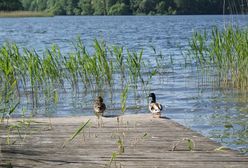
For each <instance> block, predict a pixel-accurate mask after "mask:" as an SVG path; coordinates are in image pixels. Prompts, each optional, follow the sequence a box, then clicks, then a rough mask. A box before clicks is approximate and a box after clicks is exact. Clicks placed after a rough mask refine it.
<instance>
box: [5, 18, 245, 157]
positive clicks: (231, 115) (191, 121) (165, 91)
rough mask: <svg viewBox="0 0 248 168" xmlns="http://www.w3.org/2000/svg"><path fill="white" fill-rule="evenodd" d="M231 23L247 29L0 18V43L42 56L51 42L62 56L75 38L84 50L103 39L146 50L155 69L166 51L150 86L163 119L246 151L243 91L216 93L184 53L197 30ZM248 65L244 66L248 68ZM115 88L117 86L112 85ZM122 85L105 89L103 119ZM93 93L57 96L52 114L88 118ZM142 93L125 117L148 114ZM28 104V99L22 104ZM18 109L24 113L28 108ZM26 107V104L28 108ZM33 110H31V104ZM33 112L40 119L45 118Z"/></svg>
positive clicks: (210, 22)
mask: <svg viewBox="0 0 248 168" xmlns="http://www.w3.org/2000/svg"><path fill="white" fill-rule="evenodd" d="M228 24H232V25H238V26H239V27H247V26H248V16H244V15H242V16H241V15H240V16H113V17H112V16H107V17H103V16H101V17H97V16H94V17H50V18H0V44H1V45H2V44H3V43H4V42H5V41H10V42H15V43H17V44H18V46H21V47H27V48H34V49H36V50H37V52H39V53H42V51H44V50H45V48H50V46H51V44H53V43H56V44H57V45H58V46H59V47H60V48H61V50H62V52H63V54H65V55H66V53H68V52H70V51H71V50H72V48H73V47H72V45H71V42H72V41H73V40H74V39H75V38H76V37H77V36H80V37H81V38H82V40H83V41H84V43H85V45H86V46H87V47H89V48H90V47H91V45H92V41H93V40H94V39H95V38H97V39H104V40H105V41H106V42H107V44H109V45H113V44H117V45H121V46H124V47H125V48H129V49H133V50H139V49H144V59H146V60H149V62H150V63H151V64H152V65H153V64H155V61H154V60H153V59H152V58H153V57H154V55H155V54H154V51H153V50H152V47H155V48H156V51H157V52H160V51H161V52H162V54H163V58H164V59H163V61H164V62H162V64H163V68H161V70H160V74H159V75H156V76H155V77H154V78H153V80H152V82H151V85H150V86H149V87H150V89H151V91H152V92H155V93H156V95H157V99H158V101H159V102H160V103H161V104H164V105H167V106H168V107H167V109H166V111H165V112H164V113H163V116H167V117H169V118H171V119H173V120H175V121H177V122H179V123H181V124H183V125H185V126H187V127H190V128H192V129H193V130H196V131H198V132H200V133H202V134H203V135H205V136H208V137H210V138H212V139H214V140H216V141H218V142H221V143H222V144H223V145H227V146H229V147H231V148H233V149H236V150H240V151H241V152H244V153H247V152H248V103H247V102H248V98H247V93H244V92H242V93H241V92H239V91H238V90H235V89H221V88H219V87H218V86H217V85H216V84H213V83H214V82H212V81H214V78H215V77H214V74H213V76H212V77H211V79H213V80H209V79H205V78H202V77H201V74H199V73H197V70H196V68H195V67H194V66H192V65H190V66H187V67H185V57H184V56H183V52H184V51H185V49H187V45H188V40H189V38H190V37H191V36H192V33H193V32H195V31H204V30H207V31H208V30H209V31H210V30H211V28H212V27H213V26H217V27H219V28H221V29H222V28H224V26H225V25H228ZM152 56H153V57H152ZM247 66H248V65H247ZM115 83H117V84H119V83H121V82H120V81H115ZM120 90H121V89H120V87H119V86H118V85H117V86H115V87H114V88H113V92H112V93H110V91H109V90H108V89H105V90H104V91H103V95H104V99H105V102H106V104H107V108H108V110H107V111H106V113H107V114H110V115H112V114H116V113H118V112H119V111H120ZM96 94H97V93H96V92H94V93H90V92H87V93H85V92H83V91H82V92H80V93H77V94H74V93H72V92H70V88H69V86H68V88H67V92H64V91H61V92H60V95H61V96H60V98H59V103H58V104H57V105H56V106H52V107H49V110H48V112H49V114H50V115H51V116H71V115H92V101H93V99H94V97H95V95H96ZM144 95H145V93H144V92H143V91H142V90H141V89H140V90H137V91H136V93H130V95H129V96H128V100H127V101H128V102H127V106H128V109H127V111H126V113H148V109H147V98H146V97H144ZM27 101H28V100H27ZM25 103H26V102H25V101H24V102H23V103H22V105H23V106H27V107H26V108H27V109H28V110H29V109H30V107H29V105H25ZM27 104H29V103H27ZM30 106H31V105H30ZM45 111H47V109H46V110H45V109H43V108H42V107H41V108H40V109H38V112H37V113H38V114H37V115H38V116H42V115H47V112H45Z"/></svg>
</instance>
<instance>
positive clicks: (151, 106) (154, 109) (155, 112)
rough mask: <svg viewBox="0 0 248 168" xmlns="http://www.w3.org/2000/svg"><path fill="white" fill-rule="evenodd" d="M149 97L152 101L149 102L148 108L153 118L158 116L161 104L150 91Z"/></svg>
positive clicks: (161, 108) (159, 115)
mask: <svg viewBox="0 0 248 168" xmlns="http://www.w3.org/2000/svg"><path fill="white" fill-rule="evenodd" d="M149 97H151V98H152V101H151V103H150V104H149V110H150V112H151V113H152V116H153V118H160V117H161V111H162V110H163V106H162V105H161V104H160V103H157V102H156V96H155V94H154V93H150V94H149Z"/></svg>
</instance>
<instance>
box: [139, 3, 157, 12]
mask: <svg viewBox="0 0 248 168" xmlns="http://www.w3.org/2000/svg"><path fill="white" fill-rule="evenodd" d="M155 8H156V0H142V1H141V2H140V4H139V8H138V12H139V13H144V14H151V13H155V10H156V9H155Z"/></svg>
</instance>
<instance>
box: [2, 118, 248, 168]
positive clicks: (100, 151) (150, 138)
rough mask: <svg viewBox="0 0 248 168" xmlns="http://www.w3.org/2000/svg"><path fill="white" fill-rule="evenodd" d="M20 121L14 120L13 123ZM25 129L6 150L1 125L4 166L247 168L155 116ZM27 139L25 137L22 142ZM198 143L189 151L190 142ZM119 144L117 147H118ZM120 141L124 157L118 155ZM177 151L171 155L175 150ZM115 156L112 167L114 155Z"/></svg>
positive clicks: (43, 123) (64, 121)
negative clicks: (86, 125)
mask: <svg viewBox="0 0 248 168" xmlns="http://www.w3.org/2000/svg"><path fill="white" fill-rule="evenodd" d="M88 119H90V125H89V126H88V127H87V128H85V129H84V130H83V132H81V133H80V134H79V135H78V136H77V137H76V138H75V139H74V140H73V141H71V142H68V143H66V145H65V147H64V148H63V147H62V146H63V144H64V143H65V142H66V141H67V140H68V139H69V138H70V136H71V135H72V134H73V133H74V132H75V131H76V130H77V129H78V128H79V126H80V124H82V122H86V121H87V120H88ZM16 120H17V119H15V120H13V119H12V121H10V122H11V123H15V122H16ZM35 120H36V121H39V123H32V124H31V127H30V128H28V129H26V130H20V132H21V133H22V135H23V137H22V138H23V139H21V138H20V137H19V136H18V133H17V131H16V132H15V131H14V132H12V133H11V139H10V140H11V143H12V145H6V138H7V137H6V134H7V129H6V127H5V126H3V125H2V126H1V132H0V133H1V134H0V136H1V153H0V166H1V167H6V166H7V165H10V163H11V165H12V166H13V167H30V168H32V167H59V168H64V167H86V168H91V167H92V168H93V167H94V168H96V167H122V168H124V167H126V168H130V167H131V168H132V167H137V168H140V167H144V168H157V167H189V168H192V167H204V168H205V167H206V168H207V167H209V168H212V167H217V168H218V167H221V168H222V167H237V168H240V167H248V157H247V156H242V155H241V154H238V153H237V152H235V151H232V150H225V151H216V150H215V149H216V148H218V147H220V144H218V143H215V142H213V141H211V140H209V139H208V138H206V137H203V136H201V135H200V134H198V133H196V132H193V131H191V130H190V129H188V128H185V127H183V126H182V125H180V124H177V123H175V122H173V121H171V120H169V119H163V118H160V119H156V118H152V116H151V115H126V116H122V117H120V118H119V123H118V122H117V118H116V117H105V118H103V127H98V121H97V118H96V117H95V116H84V117H67V118H52V119H51V122H52V129H50V127H49V119H47V118H38V119H35ZM24 136H25V138H24ZM187 138H188V139H191V140H193V142H194V148H193V151H189V148H188V143H187V140H183V139H187ZM118 141H119V143H118ZM120 141H121V142H122V143H123V148H124V153H120V154H119V152H120ZM175 145H176V148H175V150H174V151H172V149H173V147H175ZM113 152H115V153H117V157H116V160H114V161H113V162H112V163H111V164H109V163H110V159H111V157H112V153H113Z"/></svg>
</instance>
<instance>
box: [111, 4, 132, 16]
mask: <svg viewBox="0 0 248 168" xmlns="http://www.w3.org/2000/svg"><path fill="white" fill-rule="evenodd" d="M129 14H130V10H129V7H128V6H127V5H126V4H124V3H116V4H115V5H113V6H112V7H111V8H110V9H109V11H108V15H129Z"/></svg>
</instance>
